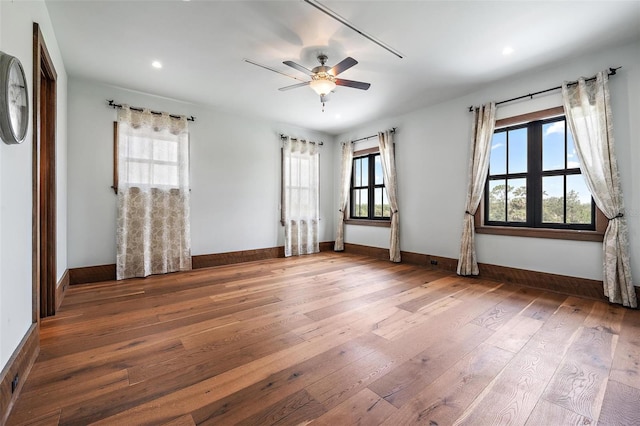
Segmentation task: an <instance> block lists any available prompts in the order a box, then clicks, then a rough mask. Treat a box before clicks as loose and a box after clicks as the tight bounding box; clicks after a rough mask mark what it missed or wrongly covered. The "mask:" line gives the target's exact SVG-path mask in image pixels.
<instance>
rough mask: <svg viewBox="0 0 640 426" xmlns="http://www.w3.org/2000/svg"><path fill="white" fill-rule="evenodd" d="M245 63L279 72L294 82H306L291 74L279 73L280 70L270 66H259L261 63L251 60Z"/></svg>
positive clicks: (246, 60)
mask: <svg viewBox="0 0 640 426" xmlns="http://www.w3.org/2000/svg"><path fill="white" fill-rule="evenodd" d="M244 61H245V62H246V63H248V64H252V65H256V66H258V67H260V68H264V69H266V70H269V71H273V72H277V73H278V74H282V75H284V76H287V77H289V78H293V79H294V80H298V81H304V80H303V79H301V78H298V77H294V76H292V75H289V74H286V73H283V72H282V71H278V70H277V69H275V68H271V67H268V66H266V65H262V64H259V63H257V62H253V61H251V60H249V59H245V60H244Z"/></svg>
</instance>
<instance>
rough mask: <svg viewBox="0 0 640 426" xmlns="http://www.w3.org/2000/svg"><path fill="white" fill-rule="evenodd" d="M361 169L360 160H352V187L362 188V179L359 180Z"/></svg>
mask: <svg viewBox="0 0 640 426" xmlns="http://www.w3.org/2000/svg"><path fill="white" fill-rule="evenodd" d="M361 169H362V163H361V160H360V159H359V158H357V159H355V160H353V186H362V179H360V175H361V172H360V170H361Z"/></svg>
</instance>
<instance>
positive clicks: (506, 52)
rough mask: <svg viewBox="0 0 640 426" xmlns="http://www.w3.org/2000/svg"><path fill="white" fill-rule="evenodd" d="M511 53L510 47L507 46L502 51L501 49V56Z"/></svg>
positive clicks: (511, 48)
mask: <svg viewBox="0 0 640 426" xmlns="http://www.w3.org/2000/svg"><path fill="white" fill-rule="evenodd" d="M512 53H513V47H511V46H507V47H505V48H504V49H502V54H503V55H504V56H507V55H511V54H512Z"/></svg>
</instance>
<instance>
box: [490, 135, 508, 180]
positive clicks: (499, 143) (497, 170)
mask: <svg viewBox="0 0 640 426" xmlns="http://www.w3.org/2000/svg"><path fill="white" fill-rule="evenodd" d="M506 172H507V132H500V133H495V134H494V135H493V139H492V140H491V154H490V157H489V173H490V174H492V175H502V174H505V173H506Z"/></svg>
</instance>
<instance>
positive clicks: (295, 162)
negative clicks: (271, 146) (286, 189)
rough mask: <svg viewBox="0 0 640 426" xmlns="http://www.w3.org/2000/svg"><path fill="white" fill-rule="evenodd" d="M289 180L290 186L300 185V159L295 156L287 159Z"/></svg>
mask: <svg viewBox="0 0 640 426" xmlns="http://www.w3.org/2000/svg"><path fill="white" fill-rule="evenodd" d="M289 180H290V181H291V186H300V160H299V159H298V158H296V157H291V160H290V161H289Z"/></svg>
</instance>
